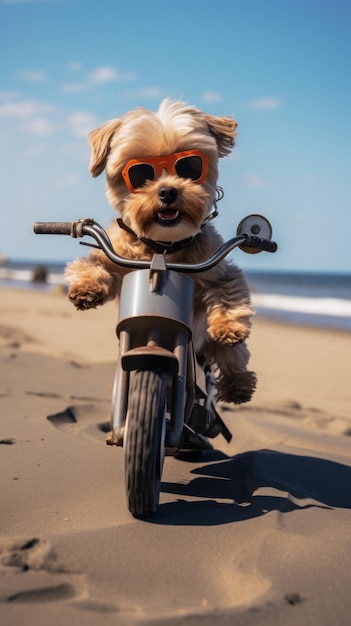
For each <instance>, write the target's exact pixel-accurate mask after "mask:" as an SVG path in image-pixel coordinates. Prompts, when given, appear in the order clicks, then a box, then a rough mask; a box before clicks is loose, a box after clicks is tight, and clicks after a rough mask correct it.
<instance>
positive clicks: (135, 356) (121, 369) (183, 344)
mask: <svg viewBox="0 0 351 626" xmlns="http://www.w3.org/2000/svg"><path fill="white" fill-rule="evenodd" d="M188 344H189V337H188V333H187V331H186V330H184V329H179V330H178V331H177V332H176V336H175V341H174V349H173V352H171V351H169V350H166V349H165V348H163V347H162V346H160V345H159V337H158V332H157V331H156V330H154V329H152V330H150V332H149V334H148V339H147V343H146V345H144V346H139V347H137V348H131V346H132V331H131V330H130V329H129V328H125V329H124V330H121V331H120V333H119V354H118V361H117V367H116V374H115V381H114V388H113V397H112V419H111V422H112V431H111V433H109V435H108V436H107V438H106V443H108V444H109V445H117V446H123V435H124V428H125V422H126V417H127V410H128V394H129V379H130V372H131V371H136V370H141V369H147V368H150V367H151V368H160V369H162V370H163V371H165V372H167V373H168V374H169V375H170V376H172V395H171V406H170V421H169V425H168V428H167V434H166V447H167V448H170V449H177V447H178V446H179V442H180V439H181V435H182V431H183V425H184V420H186V419H187V415H188V414H190V412H191V409H192V405H193V402H194V397H195V378H194V371H193V368H191V367H189V368H188V362H189V360H190V359H189V356H188V355H189V351H188ZM190 365H191V362H190ZM187 387H188V393H187Z"/></svg>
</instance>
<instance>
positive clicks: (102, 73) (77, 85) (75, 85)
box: [62, 63, 136, 93]
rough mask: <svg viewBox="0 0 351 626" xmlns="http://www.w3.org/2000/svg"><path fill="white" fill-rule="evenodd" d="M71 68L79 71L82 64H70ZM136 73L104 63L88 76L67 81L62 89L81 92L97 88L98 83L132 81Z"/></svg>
mask: <svg viewBox="0 0 351 626" xmlns="http://www.w3.org/2000/svg"><path fill="white" fill-rule="evenodd" d="M70 66H71V70H74V71H77V70H79V69H80V65H79V64H78V63H77V64H73V63H71V64H70ZM135 78H136V75H135V74H134V73H133V72H120V71H119V70H118V69H116V68H115V67H112V66H110V65H103V66H101V67H97V68H96V69H95V70H93V71H92V72H90V74H88V76H87V78H86V79H84V80H80V81H75V82H70V83H65V84H63V85H62V90H63V91H65V92H66V93H80V92H82V91H88V90H90V89H93V88H95V87H96V86H97V85H104V84H105V85H107V84H109V83H122V82H131V81H133V80H135Z"/></svg>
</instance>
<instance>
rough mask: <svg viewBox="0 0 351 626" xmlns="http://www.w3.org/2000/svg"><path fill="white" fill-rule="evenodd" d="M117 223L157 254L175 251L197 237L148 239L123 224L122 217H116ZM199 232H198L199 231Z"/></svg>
mask: <svg viewBox="0 0 351 626" xmlns="http://www.w3.org/2000/svg"><path fill="white" fill-rule="evenodd" d="M116 221H117V224H118V226H119V227H120V228H122V230H125V231H126V232H127V233H129V234H130V235H133V237H134V238H135V239H137V240H138V241H142V242H143V243H145V244H146V245H147V246H149V247H150V248H152V249H153V250H154V251H155V252H156V253H157V254H171V253H172V252H177V250H181V249H182V248H185V247H186V246H188V245H189V244H190V243H192V242H193V241H194V239H195V237H197V235H195V237H187V238H186V239H181V241H154V240H153V239H149V238H148V237H140V236H139V235H137V234H136V233H135V232H134V230H132V229H131V228H130V227H129V226H127V224H125V223H124V222H123V220H122V218H120V217H118V218H117V220H116ZM199 234H200V233H199Z"/></svg>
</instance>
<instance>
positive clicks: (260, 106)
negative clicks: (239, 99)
mask: <svg viewBox="0 0 351 626" xmlns="http://www.w3.org/2000/svg"><path fill="white" fill-rule="evenodd" d="M282 103H283V100H282V98H256V99H255V100H251V101H250V102H249V103H248V105H247V106H248V108H249V109H254V110H256V111H274V110H275V109H278V108H279V107H280V106H281V105H282Z"/></svg>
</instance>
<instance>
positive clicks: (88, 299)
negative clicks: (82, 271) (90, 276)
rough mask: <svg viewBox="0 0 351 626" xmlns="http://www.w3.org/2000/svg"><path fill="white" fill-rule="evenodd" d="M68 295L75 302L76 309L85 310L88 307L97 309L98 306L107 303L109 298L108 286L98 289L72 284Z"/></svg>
mask: <svg viewBox="0 0 351 626" xmlns="http://www.w3.org/2000/svg"><path fill="white" fill-rule="evenodd" d="M68 297H69V299H70V301H71V302H73V304H74V306H75V307H76V309H78V310H79V311H85V310H87V309H96V307H97V306H100V305H102V304H105V302H106V301H107V300H108V298H109V293H108V289H107V287H100V288H98V289H96V288H95V289H94V288H87V287H86V286H84V287H75V286H74V285H72V286H71V288H70V290H69V292H68Z"/></svg>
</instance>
